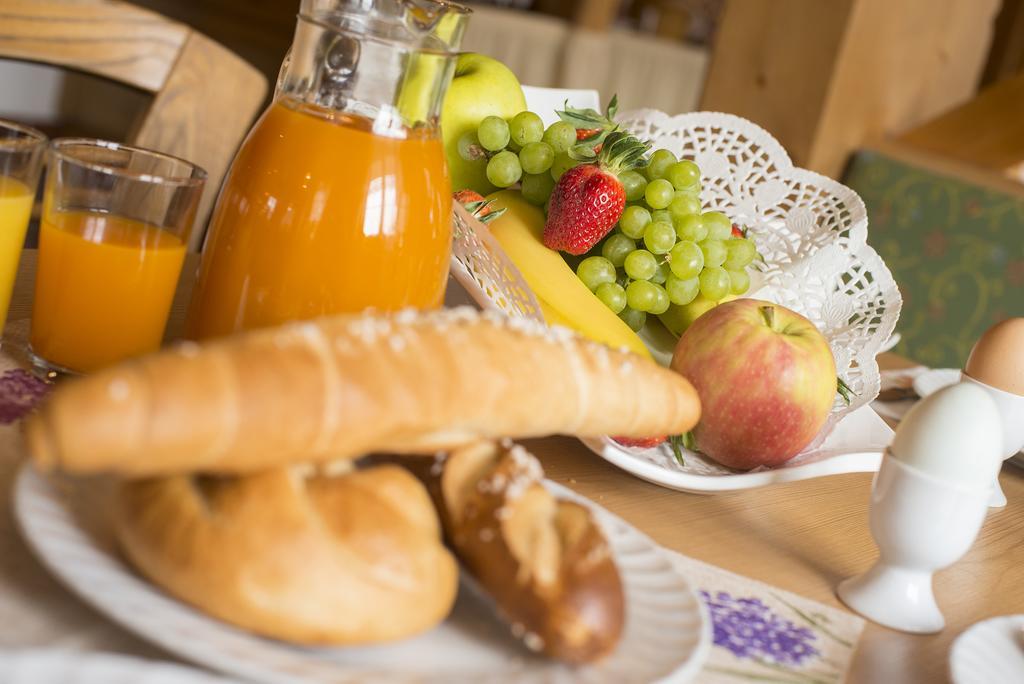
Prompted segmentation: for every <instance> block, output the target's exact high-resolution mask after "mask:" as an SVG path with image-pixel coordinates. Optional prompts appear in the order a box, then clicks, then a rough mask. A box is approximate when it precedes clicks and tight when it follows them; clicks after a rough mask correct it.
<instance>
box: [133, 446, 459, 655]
mask: <svg viewBox="0 0 1024 684" xmlns="http://www.w3.org/2000/svg"><path fill="white" fill-rule="evenodd" d="M114 510H115V514H114V528H115V530H116V532H117V537H118V541H119V542H120V545H121V548H122V549H123V550H124V552H125V555H127V556H128V558H129V559H130V560H131V561H132V563H133V565H135V567H136V568H138V569H139V571H140V572H141V573H142V574H143V575H146V576H147V577H149V578H150V579H151V580H153V581H154V582H155V583H156V584H157V585H159V586H160V587H162V588H164V589H165V590H167V591H168V592H169V593H171V594H173V595H174V596H176V597H178V598H180V599H182V600H184V601H186V602H188V603H191V604H193V605H195V606H197V607H199V608H200V609H202V610H204V611H206V612H207V613H209V614H211V615H213V616H215V617H218V618H220V619H222V620H225V621H227V622H230V623H232V624H234V625H237V626H239V627H242V628H245V629H248V630H251V631H253V632H256V633H258V634H261V635H264V636H269V637H274V638H278V639H284V640H287V641H291V642H297V643H302V644H338V645H343V644H366V643H376V642H380V641H390V640H393V639H399V638H403V637H407V636H410V635H412V634H416V633H419V632H422V631H424V630H426V629H429V628H431V627H433V626H434V625H436V624H437V623H439V622H440V621H441V620H443V619H444V618H445V617H446V616H447V615H448V612H449V611H450V610H451V607H452V604H453V603H454V601H455V594H456V589H457V586H458V567H457V566H456V563H455V560H454V559H453V558H452V556H451V554H450V553H449V552H448V551H447V550H446V549H445V548H444V546H443V545H442V543H441V533H440V529H439V527H438V520H437V515H436V514H435V512H434V507H433V506H432V504H431V502H430V498H429V497H428V496H427V493H426V491H425V490H424V488H423V485H421V484H420V483H419V482H418V481H417V480H416V478H414V477H413V476H412V475H410V474H409V473H408V472H406V471H405V470H403V469H401V468H399V467H397V466H386V465H385V466H380V467H376V468H369V469H366V470H361V471H358V472H352V473H348V474H343V475H327V474H324V473H315V474H309V475H307V474H303V473H301V472H300V469H299V468H278V469H275V470H268V471H264V472H261V473H257V474H255V475H244V476H240V477H235V476H227V477H214V478H202V477H190V476H186V475H175V476H170V477H162V478H149V479H139V480H130V481H125V482H122V483H121V484H120V486H119V489H118V493H117V495H116V496H115V509H114Z"/></svg>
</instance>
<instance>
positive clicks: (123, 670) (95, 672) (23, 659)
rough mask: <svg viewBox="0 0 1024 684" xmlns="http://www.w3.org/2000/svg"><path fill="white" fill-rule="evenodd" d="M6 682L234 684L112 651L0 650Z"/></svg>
mask: <svg viewBox="0 0 1024 684" xmlns="http://www.w3.org/2000/svg"><path fill="white" fill-rule="evenodd" d="M0 682H3V683H4V684H71V683H72V682H73V683H74V684H232V682H235V680H228V679H222V678H221V677H214V676H213V675H210V674H207V673H204V672H200V671H199V670H193V669H192V668H190V667H181V666H180V665H171V664H170V663H159V662H154V661H150V660H142V659H140V658H129V657H127V656H122V655H113V654H108V653H82V652H79V651H55V650H46V649H40V650H28V651H0Z"/></svg>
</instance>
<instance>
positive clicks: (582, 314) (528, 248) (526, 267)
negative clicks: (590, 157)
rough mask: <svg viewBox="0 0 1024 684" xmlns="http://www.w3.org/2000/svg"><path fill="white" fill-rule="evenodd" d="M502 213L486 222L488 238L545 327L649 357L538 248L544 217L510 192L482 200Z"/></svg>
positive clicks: (559, 262)
mask: <svg viewBox="0 0 1024 684" xmlns="http://www.w3.org/2000/svg"><path fill="white" fill-rule="evenodd" d="M488 199H494V200H496V202H495V206H497V207H500V208H504V209H506V211H505V213H504V214H502V215H501V216H500V217H498V218H497V219H495V220H493V221H491V222H490V223H488V224H487V225H488V227H489V228H490V230H491V234H492V235H493V236H494V237H495V239H497V241H498V243H499V244H501V246H502V248H503V249H504V250H505V253H506V254H508V256H509V258H510V259H512V261H513V262H514V263H515V265H516V267H517V268H518V269H519V272H520V273H522V274H523V278H524V279H525V280H526V284H527V285H529V286H530V289H531V290H533V293H534V294H535V295H536V296H537V299H538V300H539V301H540V304H541V310H542V311H543V313H544V317H545V318H546V319H547V321H548V323H553V324H558V325H564V326H566V327H569V328H572V329H574V330H576V331H577V332H579V333H580V334H582V335H583V336H585V337H589V338H590V339H592V340H596V341H597V342H602V343H604V344H607V345H608V346H610V347H616V348H618V347H626V348H628V349H629V350H630V351H633V352H636V353H637V354H642V355H644V356H647V357H650V352H648V351H647V347H645V346H644V343H643V342H642V341H641V340H640V338H639V337H637V335H636V333H634V332H633V331H632V330H631V329H630V327H629V326H628V325H626V324H625V323H624V322H623V321H622V319H621V318H619V317H618V316H616V315H615V314H614V313H612V312H611V310H610V309H609V308H608V307H606V306H605V305H604V304H603V303H602V302H601V300H599V299H598V298H597V297H595V296H594V293H592V292H591V291H590V290H588V289H587V287H586V285H584V284H583V283H582V282H580V279H579V278H577V277H576V274H575V273H573V271H572V269H571V268H569V265H568V264H566V263H565V260H564V259H562V257H561V255H560V254H559V253H558V252H556V251H554V250H552V249H548V248H547V247H545V246H544V243H543V242H542V240H541V238H542V235H543V233H544V213H543V212H542V211H541V210H540V208H538V207H535V206H534V205H532V204H530V203H529V202H527V201H526V200H525V199H523V196H522V195H521V194H520V193H518V192H515V191H512V190H502V191H499V192H496V193H493V194H491V195H489V196H488Z"/></svg>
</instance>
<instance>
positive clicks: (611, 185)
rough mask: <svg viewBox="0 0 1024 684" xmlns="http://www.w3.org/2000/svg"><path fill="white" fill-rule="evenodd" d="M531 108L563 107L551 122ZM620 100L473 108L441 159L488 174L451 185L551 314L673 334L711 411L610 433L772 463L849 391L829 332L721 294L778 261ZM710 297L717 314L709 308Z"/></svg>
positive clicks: (695, 170)
mask: <svg viewBox="0 0 1024 684" xmlns="http://www.w3.org/2000/svg"><path fill="white" fill-rule="evenodd" d="M539 112H540V113H544V114H553V115H555V116H556V117H557V119H555V120H554V121H553V122H552V118H554V117H550V118H548V121H549V125H545V123H544V122H545V118H544V117H542V116H541V115H540V113H539ZM615 116H616V100H615V98H612V100H611V102H610V103H609V104H608V107H607V108H606V109H605V111H604V112H598V111H596V110H594V109H578V108H574V107H570V106H569V105H568V103H566V104H565V105H564V106H563V107H562V108H560V110H558V111H555V112H542V111H540V110H538V111H530V110H527V109H525V108H522V109H520V110H518V111H515V112H514V113H508V111H507V110H506V111H505V112H504V113H501V112H495V113H489V114H487V115H485V116H480V117H478V118H477V120H476V125H475V126H466V127H464V128H463V129H462V132H461V133H460V135H459V137H458V139H457V140H456V141H455V143H456V144H455V145H454V148H453V149H454V152H450V153H449V163H450V164H451V165H453V166H455V167H458V168H459V169H460V170H461V175H462V176H465V177H475V178H484V179H485V181H484V182H483V183H477V184H474V185H467V186H465V188H466V189H469V190H471V191H472V192H469V193H467V192H463V193H461V194H459V195H458V197H457V198H458V199H459V200H460V201H461V202H462V203H463V204H464V205H466V207H467V208H468V209H469V210H470V211H471V212H473V213H475V214H476V215H477V216H478V218H480V219H481V221H483V222H485V223H486V224H487V229H488V230H489V232H490V234H491V236H492V237H493V238H495V240H496V241H497V242H498V243H499V244H500V245H501V247H502V249H503V251H504V252H505V254H506V255H507V256H508V257H509V258H510V259H511V261H512V262H514V263H515V265H516V267H517V269H518V270H519V272H520V274H521V275H522V277H523V280H525V282H526V284H527V285H528V286H529V288H530V289H531V290H532V292H533V294H534V295H535V297H536V299H537V301H538V304H539V306H540V310H541V313H542V314H543V316H544V317H545V319H546V320H547V321H548V322H549V323H551V324H558V325H563V326H566V327H571V328H574V329H576V330H577V331H578V332H580V333H581V334H583V335H584V336H587V337H590V338H592V339H595V340H598V341H601V342H604V343H605V344H608V345H609V346H613V347H625V348H629V349H631V350H633V351H635V352H637V353H639V354H645V355H649V354H650V353H651V352H650V351H648V346H647V345H648V344H650V349H651V350H654V351H655V352H656V353H658V354H664V353H665V351H666V348H667V349H668V350H671V349H672V348H673V347H675V350H676V353H675V355H674V357H673V362H672V367H673V369H675V370H676V371H678V372H680V373H681V374H682V375H684V376H686V377H687V378H689V379H690V380H691V381H692V382H693V383H694V385H695V386H698V391H699V393H700V394H701V397H702V401H706V402H707V403H706V418H705V419H704V420H702V421H701V423H700V424H699V425H698V427H697V429H696V430H694V431H693V432H691V433H689V434H687V435H675V436H672V435H665V436H643V435H624V436H617V437H614V438H613V439H614V440H615V441H616V442H618V443H619V444H620V445H621V446H625V447H630V448H650V447H652V446H657V445H659V444H662V443H664V442H668V443H669V445H670V446H671V447H672V451H673V452H674V453H675V454H676V457H677V459H678V460H679V461H680V462H682V460H683V459H682V449H681V448H680V447H681V446H684V445H685V446H687V447H689V448H691V449H693V450H696V451H699V452H701V453H703V454H704V455H706V456H710V457H711V458H713V459H715V460H717V461H718V462H719V463H721V464H723V465H725V466H728V467H732V468H738V469H749V468H754V467H758V466H767V467H774V466H777V465H779V464H781V463H782V462H784V461H786V460H788V459H789V458H791V457H792V456H793V455H795V454H796V453H799V452H800V450H802V449H803V448H804V447H806V446H807V444H809V443H810V442H811V440H812V439H813V438H814V437H815V436H816V435H817V434H818V433H819V432H820V430H821V428H822V426H823V425H824V424H825V423H826V421H827V420H828V418H829V416H830V415H832V413H833V412H834V411H833V405H834V399H835V396H836V392H837V391H839V393H840V394H841V395H842V396H843V398H844V399H846V400H847V403H848V404H849V400H850V395H849V388H848V387H847V386H846V384H845V383H844V382H843V381H842V380H841V379H839V378H837V374H836V367H835V359H833V357H832V354H831V350H830V348H829V343H828V341H827V340H826V339H825V337H824V336H823V335H822V334H821V332H820V331H819V330H817V328H815V326H814V324H813V323H811V322H810V321H808V320H807V319H806V318H804V317H802V316H800V315H799V314H797V313H796V312H794V311H791V310H789V309H787V308H785V307H783V306H781V305H778V304H772V303H770V302H761V301H757V300H750V299H740V300H738V301H736V302H732V304H730V305H729V306H724V307H719V306H718V305H719V304H723V303H725V302H731V301H732V300H736V299H737V298H738V297H741V296H743V295H745V294H747V293H748V292H749V291H750V289H751V273H752V272H753V271H754V270H755V269H756V270H761V269H768V270H767V272H770V271H771V268H772V267H771V266H770V265H768V264H765V265H764V266H761V265H760V264H762V263H764V260H763V258H762V257H761V256H760V254H759V253H758V249H757V246H756V245H755V243H754V241H753V239H751V237H749V236H748V234H747V231H746V230H745V229H743V228H741V227H740V226H738V225H735V224H734V223H733V221H732V220H731V219H730V217H729V216H727V215H726V214H725V213H723V212H722V211H719V209H720V208H721V206H723V205H717V206H716V204H715V200H714V199H712V200H711V201H710V203H709V206H704V204H703V203H702V201H701V190H702V182H703V179H702V176H701V169H700V168H699V167H698V165H697V164H696V163H695V162H694V161H693V160H692V159H687V158H685V155H684V157H682V158H680V157H677V156H676V155H675V154H674V153H673V152H672V151H671V150H669V149H652V145H651V144H650V143H648V142H646V141H643V140H640V139H638V138H637V137H635V136H634V135H631V134H630V133H629V132H628V131H626V130H623V129H621V128H620V127H619V125H618V124H617V123H616V121H615ZM446 135H447V133H446ZM716 183H717V179H716ZM456 187H457V189H459V188H458V186H456ZM495 187H496V188H500V189H499V190H498V191H497V192H492V191H491V189H492V188H495ZM715 187H717V185H716V186H715ZM708 195H710V197H712V198H715V197H716V196H718V197H720V193H718V192H715V191H713V190H712V191H711V192H710V193H708ZM730 206H731V205H730ZM770 238H771V236H770V235H769V236H768V239H770ZM752 307H753V308H752ZM713 309H715V310H717V311H719V312H720V315H718V316H716V317H711V318H708V317H707V316H705V314H706V313H708V312H709V311H711V310H713ZM751 312H754V313H751ZM698 319H699V321H698ZM700 321H702V323H700V324H699V325H698V322H700ZM716 321H717V322H718V323H717V324H715V325H712V324H713V323H714V322H716ZM688 330H690V331H692V334H689V335H687V331H688ZM666 331H668V332H666ZM641 332H642V333H643V339H641V335H640V333H641ZM668 333H671V335H669V334H668ZM727 339H729V340H731V341H730V342H728V343H725V342H724V340H727ZM645 340H646V342H647V344H645ZM663 358H664V357H663ZM666 362H667V361H666ZM705 398H706V399H705ZM741 414H742V415H745V416H746V417H745V418H742V419H740V420H737V416H740V415H741ZM766 435H767V436H774V437H773V438H777V439H775V442H772V443H771V444H770V445H769V444H768V442H766V441H765V439H763V438H764V437H765V436H766ZM768 446H770V447H771V448H767V447H768Z"/></svg>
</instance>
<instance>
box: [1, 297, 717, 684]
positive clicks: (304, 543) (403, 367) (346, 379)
mask: <svg viewBox="0 0 1024 684" xmlns="http://www.w3.org/2000/svg"><path fill="white" fill-rule="evenodd" d="M625 377H628V378H629V382H623V379H624V378H625ZM655 405H656V406H658V407H659V409H658V410H657V411H650V410H644V407H645V406H655ZM629 407H636V408H635V410H629ZM624 409H625V410H624ZM698 415H699V402H698V401H697V399H696V395H695V393H694V391H693V388H692V387H691V386H690V385H689V383H688V382H687V381H686V380H685V379H683V378H682V377H681V376H679V375H677V374H675V373H673V372H671V371H669V370H667V369H663V368H661V367H659V366H658V365H657V364H655V363H653V362H651V361H647V360H644V359H639V358H636V357H635V356H633V355H630V354H628V353H625V352H618V351H614V350H611V349H609V348H607V347H604V346H602V345H599V344H596V343H592V342H588V341H585V340H582V339H581V338H578V337H576V336H575V335H572V334H568V333H566V332H564V331H558V330H550V329H547V328H545V327H544V326H542V325H537V324H531V323H529V322H526V321H516V320H512V319H507V318H505V317H503V316H500V315H490V314H480V313H478V312H475V311H472V310H468V309H457V310H444V311H438V312H431V313H414V312H402V313H398V314H393V315H374V314H363V315H353V316H339V317H334V318H327V319H321V320H318V321H315V322H309V323H300V324H295V325H291V326H285V327H283V328H277V329H269V330H264V331H256V332H252V333H247V334H244V335H240V336H236V337H232V338H226V339H224V340H220V341H214V342H211V343H204V344H202V345H196V344H191V343H186V344H184V345H179V346H177V347H174V348H172V349H169V350H167V351H165V352H161V353H159V354H155V355H151V356H148V357H144V358H141V359H137V360H133V361H129V362H126V363H123V364H120V365H118V366H115V367H112V368H110V369H108V370H104V371H101V372H99V373H96V374H94V375H92V376H88V377H85V378H80V379H75V380H72V381H70V382H66V383H64V384H62V385H61V386H59V387H58V388H57V389H56V390H55V391H54V392H53V393H52V394H51V395H50V397H49V398H48V399H47V400H46V402H45V403H44V404H43V405H42V406H41V407H40V409H39V410H38V411H37V413H36V414H34V415H33V416H32V417H30V418H29V419H28V420H27V421H26V425H25V437H26V447H27V450H28V453H29V455H30V459H31V462H29V463H26V464H25V466H24V468H23V470H22V472H21V474H20V476H19V478H18V481H17V484H16V491H15V513H16V517H17V519H18V521H19V524H20V526H21V529H22V531H23V533H24V535H25V537H26V539H27V540H28V541H29V544H30V546H31V547H32V548H33V550H34V551H35V553H36V554H37V555H38V556H39V558H40V559H41V560H42V561H43V563H44V564H45V565H46V566H47V567H48V568H49V569H50V571H51V572H53V573H54V574H55V575H56V576H57V577H58V578H60V579H61V580H62V581H63V582H64V583H65V584H66V585H67V586H68V587H70V588H71V589H72V590H73V591H75V592H76V593H77V594H78V595H79V596H81V597H82V598H83V599H85V600H86V601H87V602H89V603H90V604H92V605H93V606H94V607H96V608H97V609H98V610H100V611H101V612H103V613H104V614H106V615H107V616H108V617H110V618H111V619H113V620H114V621H116V622H118V623H119V624H121V625H122V626H124V627H126V628H128V629H129V630H131V631H133V632H135V633H136V634H138V635H139V636H141V637H143V638H146V639H148V640H150V641H151V642H153V643H155V644H157V645H159V646H161V647H163V648H165V649H166V650H168V651H169V652H172V653H175V654H177V655H179V656H181V657H184V658H186V659H189V660H191V661H193V662H196V663H199V664H202V665H205V666H207V667H210V668H212V669H214V670H218V671H221V672H224V673H227V674H229V675H232V676H236V677H240V678H243V679H247V680H251V681H255V682H273V683H279V682H350V681H351V682H357V681H358V682H362V681H375V682H377V681H379V682H412V681H415V682H451V681H460V682H461V681H466V682H475V681H503V682H505V681H516V682H535V681H537V682H540V681H543V682H560V681H566V682H569V681H572V682H576V681H585V682H616V683H620V682H632V681H636V682H650V681H662V682H683V681H688V680H690V679H691V678H692V677H693V676H694V675H695V674H696V672H698V671H699V669H700V667H701V664H702V662H703V660H704V659H705V658H706V656H707V651H708V649H709V646H710V635H709V634H710V627H709V623H708V619H707V617H706V615H705V614H704V611H703V608H702V606H701V604H700V601H699V600H698V598H697V597H696V595H695V594H694V592H693V590H692V587H691V586H690V585H689V584H688V583H687V580H686V577H685V576H684V575H682V574H680V572H679V570H678V568H677V566H676V565H675V564H674V563H673V562H672V560H671V558H670V557H669V556H668V555H667V554H666V553H665V552H664V551H663V550H661V549H660V548H659V547H657V546H656V545H655V544H654V543H653V542H652V541H651V540H650V539H648V538H647V537H646V536H644V535H643V534H641V533H640V532H638V531H637V530H635V529H634V528H632V527H631V526H629V525H628V524H627V523H625V522H624V521H622V520H621V519H619V518H617V517H616V516H614V515H612V514H611V513H609V512H608V511H606V510H604V509H602V508H600V507H599V506H597V505H595V504H593V503H592V502H590V501H588V500H586V499H584V498H582V497H580V496H578V495H576V494H574V493H573V492H572V491H571V490H569V489H566V488H564V487H562V486H560V485H558V484H556V483H553V482H550V481H548V480H545V479H544V476H543V470H542V468H541V465H540V463H539V462H538V461H537V459H536V458H534V457H533V456H532V455H531V454H530V453H529V452H527V451H526V450H525V449H524V448H523V447H521V446H519V445H517V444H516V443H514V442H513V441H511V440H512V439H518V438H525V437H535V436H540V435H547V434H555V433H561V434H572V435H578V436H583V437H588V436H591V437H596V436H599V435H601V434H606V433H608V432H612V433H616V434H618V433H623V434H644V433H647V432H653V431H676V432H678V431H684V430H686V429H689V427H692V425H693V424H694V423H695V422H696V420H697V417H698Z"/></svg>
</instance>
